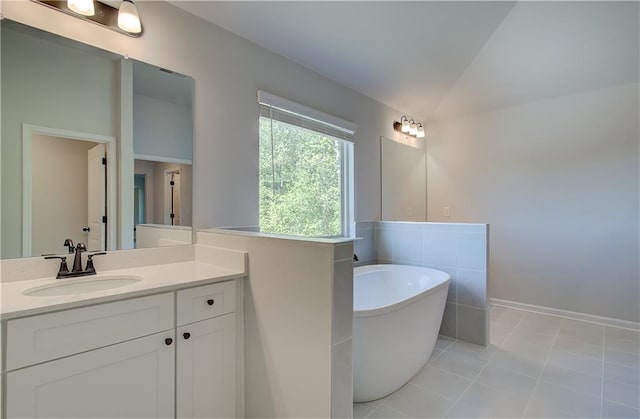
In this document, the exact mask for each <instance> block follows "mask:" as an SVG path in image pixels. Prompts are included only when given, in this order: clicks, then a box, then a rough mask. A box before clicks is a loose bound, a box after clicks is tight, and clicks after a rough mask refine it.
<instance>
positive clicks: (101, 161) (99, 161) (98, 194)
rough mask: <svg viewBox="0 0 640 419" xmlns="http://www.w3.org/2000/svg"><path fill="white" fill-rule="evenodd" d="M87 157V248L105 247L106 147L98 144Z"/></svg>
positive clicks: (101, 248)
mask: <svg viewBox="0 0 640 419" xmlns="http://www.w3.org/2000/svg"><path fill="white" fill-rule="evenodd" d="M87 154H88V159H87V201H88V202H87V221H88V222H87V227H86V229H87V230H86V233H87V241H86V243H85V244H86V245H87V249H89V250H105V249H106V248H107V247H106V245H107V229H106V227H107V224H106V223H107V221H108V220H106V214H107V206H106V205H107V197H106V192H107V188H106V185H107V173H106V168H107V165H106V160H105V159H106V158H107V148H106V147H105V145H104V144H98V145H96V146H95V147H92V148H90V149H89V151H88V153H87Z"/></svg>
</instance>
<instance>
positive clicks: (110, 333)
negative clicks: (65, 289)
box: [7, 293, 174, 370]
mask: <svg viewBox="0 0 640 419" xmlns="http://www.w3.org/2000/svg"><path fill="white" fill-rule="evenodd" d="M173 327H174V326H173V293H166V294H159V295H152V296H149V297H141V298H134V299H131V300H124V301H116V302H113V303H105V304H98V305H94V306H90V307H82V308H76V309H71V310H65V311H59V312H56V313H49V314H42V315H38V316H33V317H25V318H22V319H17V320H9V321H8V323H7V370H14V369H16V368H22V367H26V366H28V365H33V364H37V363H40V362H44V361H49V360H52V359H56V358H60V357H63V356H67V355H73V354H76V353H80V352H84V351H88V350H91V349H96V348H100V347H103V346H107V345H111V344H114V343H118V342H123V341H125V340H129V339H134V338H137V337H140V336H145V335H150V334H152V333H157V332H162V331H165V330H169V329H172V328H173Z"/></svg>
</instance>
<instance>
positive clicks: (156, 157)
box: [133, 62, 193, 248]
mask: <svg viewBox="0 0 640 419" xmlns="http://www.w3.org/2000/svg"><path fill="white" fill-rule="evenodd" d="M192 102H193V79H191V78H190V77H186V76H183V75H181V74H177V73H174V72H172V71H170V70H167V69H163V68H157V67H153V66H150V65H147V64H143V63H139V62H134V63H133V150H134V157H135V163H134V199H133V207H134V210H133V214H134V226H135V227H134V230H135V235H134V242H135V247H137V248H140V247H157V246H169V245H175V244H185V243H191V237H192V233H191V225H192V207H191V203H192V170H191V169H192V168H191V165H192V155H193V111H192Z"/></svg>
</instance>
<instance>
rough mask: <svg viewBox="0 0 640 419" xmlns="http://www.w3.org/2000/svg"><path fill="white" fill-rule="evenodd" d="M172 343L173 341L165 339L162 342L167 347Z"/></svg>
mask: <svg viewBox="0 0 640 419" xmlns="http://www.w3.org/2000/svg"><path fill="white" fill-rule="evenodd" d="M172 343H173V339H171V338H166V339H165V340H164V344H165V345H167V346H169V345H171V344H172Z"/></svg>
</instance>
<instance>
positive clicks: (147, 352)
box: [6, 330, 175, 419]
mask: <svg viewBox="0 0 640 419" xmlns="http://www.w3.org/2000/svg"><path fill="white" fill-rule="evenodd" d="M173 333H174V332H173V330H172V331H169V332H164V333H157V334H154V335H150V336H147V337H143V338H139V339H134V340H131V341H128V342H124V343H120V344H117V345H113V346H108V347H106V348H101V349H96V350H93V351H89V352H85V353H82V354H79V355H74V356H70V357H68V358H63V359H59V360H56V361H51V362H47V363H44V364H40V365H35V366H32V367H28V368H24V369H21V370H17V371H13V372H10V373H8V374H7V383H6V384H7V399H6V400H7V406H6V407H7V419H14V418H83V419H87V418H127V419H131V418H170V417H173V415H174V403H173V400H174V385H175V384H174V383H175V380H174V379H175V375H174V374H175V373H174V371H175V356H174V354H175V349H174V348H175V342H173V338H174V336H173ZM169 338H170V339H171V341H169V340H166V341H165V339H169Z"/></svg>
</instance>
